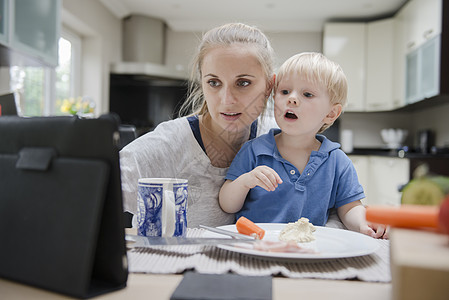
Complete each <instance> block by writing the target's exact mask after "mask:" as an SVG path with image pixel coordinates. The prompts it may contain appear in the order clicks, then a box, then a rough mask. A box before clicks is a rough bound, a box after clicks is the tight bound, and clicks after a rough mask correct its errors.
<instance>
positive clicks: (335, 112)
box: [324, 104, 343, 124]
mask: <svg viewBox="0 0 449 300" xmlns="http://www.w3.org/2000/svg"><path fill="white" fill-rule="evenodd" d="M342 110H343V107H342V106H341V104H334V105H332V108H331V110H330V112H329V113H328V114H327V116H326V118H324V123H326V124H332V123H334V121H335V120H337V118H338V117H339V116H340V115H341V112H342Z"/></svg>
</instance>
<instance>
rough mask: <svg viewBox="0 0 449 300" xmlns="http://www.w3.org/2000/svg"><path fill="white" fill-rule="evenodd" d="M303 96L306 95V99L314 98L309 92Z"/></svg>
mask: <svg viewBox="0 0 449 300" xmlns="http://www.w3.org/2000/svg"><path fill="white" fill-rule="evenodd" d="M303 95H304V97H306V98H311V97H313V94H311V93H309V92H305V93H304V94H303Z"/></svg>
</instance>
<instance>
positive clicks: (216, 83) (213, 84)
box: [207, 80, 220, 87]
mask: <svg viewBox="0 0 449 300" xmlns="http://www.w3.org/2000/svg"><path fill="white" fill-rule="evenodd" d="M207 83H208V84H209V85H210V86H211V87H217V86H220V82H218V81H217V80H209V81H208V82H207Z"/></svg>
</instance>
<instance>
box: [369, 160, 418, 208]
mask: <svg viewBox="0 0 449 300" xmlns="http://www.w3.org/2000/svg"><path fill="white" fill-rule="evenodd" d="M409 177H410V161H409V160H408V159H406V158H396V157H381V156H370V157H369V191H370V198H369V201H370V203H369V204H371V205H379V204H382V205H384V204H385V205H393V206H397V205H400V204H401V196H402V193H401V192H399V188H400V187H401V186H402V185H404V184H406V183H407V182H408V181H409V179H410V178H409Z"/></svg>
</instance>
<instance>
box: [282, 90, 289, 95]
mask: <svg viewBox="0 0 449 300" xmlns="http://www.w3.org/2000/svg"><path fill="white" fill-rule="evenodd" d="M281 94H282V95H288V94H290V92H289V91H288V90H281Z"/></svg>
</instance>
